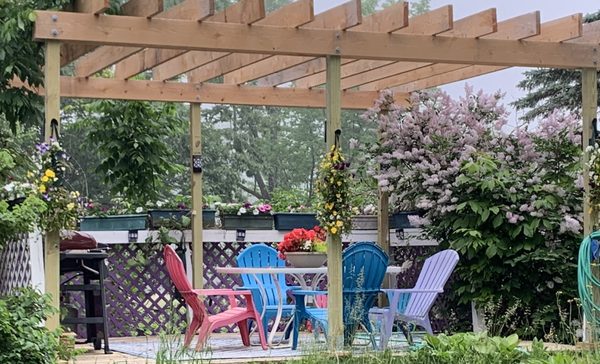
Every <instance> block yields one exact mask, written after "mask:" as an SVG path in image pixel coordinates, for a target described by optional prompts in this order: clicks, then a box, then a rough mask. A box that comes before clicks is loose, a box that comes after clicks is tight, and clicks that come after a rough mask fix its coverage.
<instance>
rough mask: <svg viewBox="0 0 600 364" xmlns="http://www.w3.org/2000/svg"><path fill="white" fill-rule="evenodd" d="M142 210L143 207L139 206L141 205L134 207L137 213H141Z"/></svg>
mask: <svg viewBox="0 0 600 364" xmlns="http://www.w3.org/2000/svg"><path fill="white" fill-rule="evenodd" d="M142 211H144V208H143V207H141V206H140V207H138V208H136V209H135V212H136V213H137V214H141V213H142Z"/></svg>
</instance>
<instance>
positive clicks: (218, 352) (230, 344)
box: [75, 333, 407, 364]
mask: <svg viewBox="0 0 600 364" xmlns="http://www.w3.org/2000/svg"><path fill="white" fill-rule="evenodd" d="M182 340H183V337H180V336H177V337H170V338H164V337H163V338H160V337H157V336H149V337H132V338H111V340H110V348H111V350H112V351H113V354H107V355H105V354H104V352H103V351H102V350H92V348H91V346H90V344H86V345H80V346H79V347H83V348H86V349H88V352H87V353H85V354H82V355H80V356H78V357H77V358H76V360H75V363H77V364H154V363H155V362H156V360H155V359H156V358H157V357H159V356H160V357H162V358H163V359H169V360H171V361H177V360H179V361H181V362H182V363H199V362H200V361H202V360H207V361H208V360H210V363H214V364H219V363H223V364H224V363H248V362H286V361H287V360H289V359H293V358H298V357H300V356H302V355H311V354H317V353H318V352H320V351H322V350H326V343H325V342H324V340H323V336H322V335H321V338H320V340H319V341H315V339H314V336H313V335H312V334H308V333H303V334H301V337H300V344H299V350H292V349H291V346H290V345H289V343H287V342H284V343H283V344H282V345H280V346H277V347H274V348H270V349H268V350H263V349H262V348H261V346H260V345H259V343H258V338H257V336H256V335H253V336H252V337H251V343H252V345H251V346H250V347H244V346H243V345H242V342H241V339H240V336H239V334H235V333H234V334H225V333H221V334H213V335H211V337H210V339H209V341H208V347H207V348H206V349H205V350H203V351H201V352H195V351H193V350H182V349H181V343H182ZM355 344H356V351H358V352H364V351H371V350H372V348H371V346H370V344H369V343H368V340H366V339H364V338H360V337H359V338H357V339H356V340H355ZM192 345H194V343H192ZM391 345H392V346H393V348H394V350H406V349H407V345H406V342H405V341H404V340H393V341H392V342H391Z"/></svg>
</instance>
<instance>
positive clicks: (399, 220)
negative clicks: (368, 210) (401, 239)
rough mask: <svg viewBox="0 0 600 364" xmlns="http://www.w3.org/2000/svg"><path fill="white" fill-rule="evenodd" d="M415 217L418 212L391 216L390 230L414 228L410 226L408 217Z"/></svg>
mask: <svg viewBox="0 0 600 364" xmlns="http://www.w3.org/2000/svg"><path fill="white" fill-rule="evenodd" d="M410 215H417V216H419V215H420V214H419V211H402V212H397V213H395V214H393V215H392V216H391V217H390V229H408V228H411V227H414V226H412V225H411V224H410V221H409V220H408V216H410Z"/></svg>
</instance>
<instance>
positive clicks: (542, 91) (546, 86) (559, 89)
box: [512, 11, 600, 120]
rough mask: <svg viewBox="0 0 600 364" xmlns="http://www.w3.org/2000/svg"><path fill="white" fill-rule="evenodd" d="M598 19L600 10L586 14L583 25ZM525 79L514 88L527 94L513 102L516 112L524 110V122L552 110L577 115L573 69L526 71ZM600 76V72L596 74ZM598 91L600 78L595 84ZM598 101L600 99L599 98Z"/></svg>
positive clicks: (577, 81)
mask: <svg viewBox="0 0 600 364" xmlns="http://www.w3.org/2000/svg"><path fill="white" fill-rule="evenodd" d="M596 20H600V11H598V12H596V13H593V14H588V15H586V16H585V17H584V22H586V23H590V22H593V21H596ZM523 74H524V76H525V79H523V80H522V81H520V82H519V83H518V84H517V86H518V87H519V88H520V89H522V90H524V91H527V95H525V96H523V97H522V98H520V99H518V100H517V101H515V102H513V103H512V105H513V106H515V107H516V108H517V110H527V111H526V112H525V114H524V115H523V117H522V118H523V119H524V120H532V119H535V118H537V117H547V116H549V115H550V114H552V112H553V111H554V110H555V109H565V110H568V111H571V112H574V113H576V114H579V113H580V111H581V72H580V71H579V70H572V69H557V68H538V69H535V70H531V71H525V72H524V73H523ZM599 74H600V73H599ZM598 88H599V89H600V78H599V83H598ZM598 100H599V102H600V97H599V99H598Z"/></svg>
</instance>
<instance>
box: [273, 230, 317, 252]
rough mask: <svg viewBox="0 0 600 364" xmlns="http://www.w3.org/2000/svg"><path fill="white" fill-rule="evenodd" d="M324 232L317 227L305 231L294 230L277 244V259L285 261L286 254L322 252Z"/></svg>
mask: <svg viewBox="0 0 600 364" xmlns="http://www.w3.org/2000/svg"><path fill="white" fill-rule="evenodd" d="M325 238H326V237H325V230H324V229H322V228H320V227H319V226H315V227H314V228H312V229H310V230H307V229H294V230H292V231H290V232H289V233H287V234H285V235H284V236H283V241H282V242H280V243H279V244H277V250H278V251H279V257H280V258H281V259H285V253H286V252H312V251H320V250H319V249H321V250H322V246H323V245H324V242H325Z"/></svg>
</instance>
